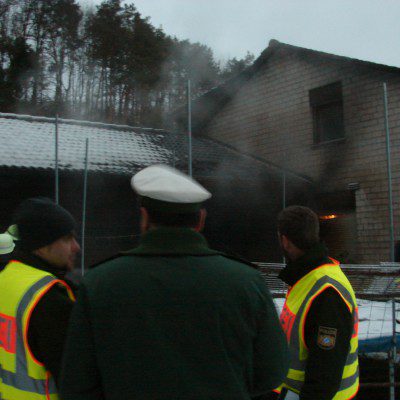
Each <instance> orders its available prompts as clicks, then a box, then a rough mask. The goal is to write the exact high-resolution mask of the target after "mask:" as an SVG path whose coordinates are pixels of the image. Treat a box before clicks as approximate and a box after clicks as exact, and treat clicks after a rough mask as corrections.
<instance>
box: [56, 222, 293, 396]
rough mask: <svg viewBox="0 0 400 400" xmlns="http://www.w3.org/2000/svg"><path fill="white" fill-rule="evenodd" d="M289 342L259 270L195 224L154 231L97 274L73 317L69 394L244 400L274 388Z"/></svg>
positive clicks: (65, 390)
mask: <svg viewBox="0 0 400 400" xmlns="http://www.w3.org/2000/svg"><path fill="white" fill-rule="evenodd" d="M287 365H288V360H287V347H286V341H285V338H284V335H283V333H282V330H281V328H280V325H279V321H278V317H277V314H276V311H275V308H274V304H273V301H272V299H271V296H270V293H269V291H268V289H267V287H266V285H265V283H264V281H263V279H262V277H261V275H260V274H259V272H257V271H256V270H255V269H253V268H251V267H250V266H248V265H246V264H243V263H241V262H239V261H235V260H232V259H230V258H228V257H226V256H224V255H223V254H221V253H219V252H217V251H213V250H211V249H209V248H208V247H207V244H206V242H205V240H204V238H203V236H201V235H200V234H198V233H196V232H195V231H193V230H191V229H180V228H169V229H168V228H160V229H156V230H151V231H149V232H148V233H147V234H146V235H145V236H144V237H143V239H142V242H141V245H140V246H139V247H138V248H136V249H134V250H132V251H130V252H128V253H125V254H124V255H122V256H121V257H118V258H116V259H114V260H111V261H108V262H106V263H104V264H103V265H100V266H99V267H97V268H95V269H94V270H93V271H91V272H90V273H88V274H87V277H86V278H85V280H84V282H83V284H82V286H81V289H80V291H79V296H78V300H77V303H76V306H75V308H74V311H73V313H72V318H71V325H70V330H69V334H68V338H67V344H66V349H65V358H64V370H63V378H62V384H61V393H62V395H63V399H64V400H92V399H107V400H108V399H110V400H111V399H115V400H117V399H118V400H123V399H132V400H164V399H165V400H167V399H168V400H183V399H185V400H186V399H187V400H189V399H190V400H206V399H215V400H223V399H227V400H228V399H229V400H235V399H238V400H239V399H240V400H242V399H249V398H250V396H253V395H258V394H262V393H265V392H268V391H269V390H271V389H272V388H274V387H276V386H278V385H279V384H280V383H281V381H282V380H283V378H284V376H285V374H286V371H287Z"/></svg>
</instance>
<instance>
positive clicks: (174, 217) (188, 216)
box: [146, 208, 200, 228]
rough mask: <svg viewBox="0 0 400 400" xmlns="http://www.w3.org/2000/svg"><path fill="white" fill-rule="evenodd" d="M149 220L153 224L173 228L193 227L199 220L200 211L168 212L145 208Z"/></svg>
mask: <svg viewBox="0 0 400 400" xmlns="http://www.w3.org/2000/svg"><path fill="white" fill-rule="evenodd" d="M146 210H147V213H148V214H149V222H150V223H152V224H154V225H160V226H169V227H175V228H195V227H196V226H197V225H198V223H199V221H200V211H195V212H191V213H182V214H178V213H170V212H163V211H158V210H151V209H148V208H146Z"/></svg>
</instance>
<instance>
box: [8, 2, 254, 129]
mask: <svg viewBox="0 0 400 400" xmlns="http://www.w3.org/2000/svg"><path fill="white" fill-rule="evenodd" d="M253 59H254V57H253V56H252V55H251V54H249V53H248V54H247V56H246V57H244V58H243V59H236V58H232V59H230V60H228V62H227V63H226V64H225V65H224V66H223V67H222V66H221V65H220V64H219V63H218V62H217V60H216V58H215V56H214V54H213V52H212V50H211V49H210V48H209V47H207V46H205V45H203V44H200V43H191V42H190V41H189V40H180V39H177V38H176V37H171V36H169V35H167V34H166V33H165V32H164V31H163V30H162V29H161V28H155V27H154V26H153V25H152V24H151V22H150V19H149V18H148V17H147V18H145V17H143V16H142V15H141V14H140V12H139V11H138V10H137V9H136V7H135V5H134V4H122V2H121V0H105V1H103V2H102V3H101V4H100V5H98V6H97V7H96V8H94V9H93V8H82V7H81V6H80V4H79V3H77V2H76V1H75V0H0V111H1V112H18V113H28V114H33V115H48V116H54V115H55V114H58V115H59V116H61V117H66V118H68V117H69V118H78V119H88V120H95V121H104V122H110V123H113V122H115V123H126V124H131V125H142V126H144V125H146V126H152V127H161V126H162V125H163V121H164V118H165V116H166V115H167V114H168V113H170V112H171V110H174V109H176V108H178V107H179V106H182V105H184V104H185V102H186V101H187V100H186V99H187V90H186V85H187V80H188V79H190V80H191V88H192V96H193V97H196V96H199V95H201V94H202V93H204V92H206V91H208V90H210V89H211V88H213V87H214V86H216V85H218V84H220V83H221V82H222V81H224V80H226V79H229V78H230V77H232V76H233V75H235V74H237V73H239V72H240V71H241V70H243V69H244V68H245V67H246V66H248V65H250V64H251V63H252V62H253Z"/></svg>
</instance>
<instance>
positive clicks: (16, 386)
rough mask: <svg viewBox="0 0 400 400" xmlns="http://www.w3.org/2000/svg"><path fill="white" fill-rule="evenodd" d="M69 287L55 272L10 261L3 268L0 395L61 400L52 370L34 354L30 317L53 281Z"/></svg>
mask: <svg viewBox="0 0 400 400" xmlns="http://www.w3.org/2000/svg"><path fill="white" fill-rule="evenodd" d="M57 284H58V285H62V286H64V287H65V288H66V290H67V292H68V296H69V297H70V298H71V299H72V300H74V299H75V298H74V295H73V293H72V291H71V289H70V287H69V286H68V285H67V284H66V283H65V282H64V281H62V280H60V279H57V278H56V277H55V276H54V275H52V274H50V273H48V272H45V271H41V270H39V269H36V268H33V267H30V266H29V265H26V264H22V263H20V262H18V261H11V262H10V263H8V264H7V266H6V267H5V269H4V270H3V271H2V272H0V293H1V301H0V398H1V399H3V400H58V399H59V397H58V395H57V388H56V386H55V383H54V379H53V378H52V376H51V374H50V372H49V371H48V370H47V369H46V367H45V366H44V365H43V364H42V363H41V362H40V361H38V360H36V359H35V356H34V355H33V354H32V352H31V349H30V348H29V344H28V329H29V320H30V317H31V314H32V311H33V310H34V308H35V306H36V304H37V303H38V302H39V300H40V299H41V298H42V297H43V295H45V294H46V293H47V291H48V290H49V289H50V288H51V287H53V286H54V285H57Z"/></svg>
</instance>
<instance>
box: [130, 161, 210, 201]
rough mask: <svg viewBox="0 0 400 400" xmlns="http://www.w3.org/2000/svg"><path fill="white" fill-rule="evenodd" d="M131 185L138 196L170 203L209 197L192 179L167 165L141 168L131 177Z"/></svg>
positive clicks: (203, 199)
mask: <svg viewBox="0 0 400 400" xmlns="http://www.w3.org/2000/svg"><path fill="white" fill-rule="evenodd" d="M131 186H132V189H133V190H134V191H135V192H136V193H138V194H139V195H140V196H143V197H148V198H150V199H154V200H159V201H165V202H170V203H179V204H189V203H201V202H203V201H205V200H207V199H209V198H210V197H211V193H210V192H209V191H207V190H206V189H204V187H203V186H201V185H200V184H199V183H197V182H196V181H195V180H194V179H192V178H190V177H189V176H187V175H185V174H183V173H182V172H180V171H178V170H176V169H175V168H171V167H169V166H167V165H152V166H150V167H147V168H144V169H142V170H141V171H139V172H138V173H137V174H136V175H134V176H133V177H132V179H131Z"/></svg>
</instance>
